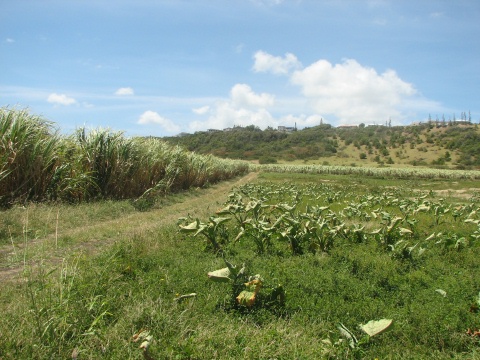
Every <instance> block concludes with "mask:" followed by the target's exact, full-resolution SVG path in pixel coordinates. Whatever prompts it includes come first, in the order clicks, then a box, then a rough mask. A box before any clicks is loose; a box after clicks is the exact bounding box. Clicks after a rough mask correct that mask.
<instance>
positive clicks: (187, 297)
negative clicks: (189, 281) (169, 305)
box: [173, 293, 197, 302]
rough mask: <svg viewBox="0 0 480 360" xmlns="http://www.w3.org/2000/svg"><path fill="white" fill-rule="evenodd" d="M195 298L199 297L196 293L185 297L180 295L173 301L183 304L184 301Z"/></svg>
mask: <svg viewBox="0 0 480 360" xmlns="http://www.w3.org/2000/svg"><path fill="white" fill-rule="evenodd" d="M195 296H197V294H196V293H191V294H185V295H180V296H178V297H176V298H175V299H173V300H174V301H178V302H182V301H184V300H186V299H189V298H193V297H195Z"/></svg>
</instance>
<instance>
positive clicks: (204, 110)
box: [192, 105, 210, 115]
mask: <svg viewBox="0 0 480 360" xmlns="http://www.w3.org/2000/svg"><path fill="white" fill-rule="evenodd" d="M209 110H210V106H208V105H205V106H202V107H199V108H195V109H192V111H193V112H194V113H195V114H198V115H203V114H206V113H207V112H208V111H209Z"/></svg>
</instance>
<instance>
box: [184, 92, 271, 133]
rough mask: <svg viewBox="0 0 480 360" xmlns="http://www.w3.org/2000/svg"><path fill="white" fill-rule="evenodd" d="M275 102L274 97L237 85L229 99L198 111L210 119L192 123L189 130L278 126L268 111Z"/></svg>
mask: <svg viewBox="0 0 480 360" xmlns="http://www.w3.org/2000/svg"><path fill="white" fill-rule="evenodd" d="M274 102H275V98H274V96H273V95H270V94H267V93H262V94H257V93H255V92H254V91H253V90H252V89H251V87H250V86H248V85H246V84H236V85H234V86H233V87H232V89H231V90H230V98H229V99H227V100H220V101H217V102H216V103H215V104H214V106H212V107H209V106H204V107H202V108H199V109H196V110H197V113H198V114H200V113H202V114H207V113H208V114H209V118H208V119H207V120H205V121H194V122H191V123H190V124H189V128H190V131H199V130H205V129H224V128H227V127H233V126H247V125H255V126H258V127H260V128H265V127H267V126H276V125H277V121H276V120H275V119H274V118H273V116H272V115H271V114H270V112H269V111H268V110H267V108H268V107H269V106H272V105H273V104H274ZM198 110H202V111H198Z"/></svg>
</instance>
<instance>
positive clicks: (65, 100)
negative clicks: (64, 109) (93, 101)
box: [47, 93, 77, 106]
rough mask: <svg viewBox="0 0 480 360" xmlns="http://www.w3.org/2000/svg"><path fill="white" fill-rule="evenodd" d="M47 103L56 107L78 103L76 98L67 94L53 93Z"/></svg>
mask: <svg viewBox="0 0 480 360" xmlns="http://www.w3.org/2000/svg"><path fill="white" fill-rule="evenodd" d="M47 101H48V102H49V103H52V104H56V105H65V106H68V105H73V104H76V103H77V100H75V99H74V98H71V97H68V96H67V95H65V94H57V93H52V94H50V95H48V98H47Z"/></svg>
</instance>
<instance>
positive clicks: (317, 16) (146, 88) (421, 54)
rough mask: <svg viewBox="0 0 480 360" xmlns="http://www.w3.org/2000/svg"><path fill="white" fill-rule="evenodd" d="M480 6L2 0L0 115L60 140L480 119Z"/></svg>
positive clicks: (443, 2) (384, 0)
mask: <svg viewBox="0 0 480 360" xmlns="http://www.w3.org/2000/svg"><path fill="white" fill-rule="evenodd" d="M478 19H480V1H478V0H455V1H452V0H414V1H411V0H337V1H334V0H117V1H107V0H61V1H60V0H41V1H40V0H0V106H8V107H10V108H21V109H23V108H29V109H30V111H31V112H32V113H34V114H38V115H42V116H43V117H45V118H46V119H48V120H51V121H53V122H54V123H55V124H56V127H57V128H59V129H60V131H62V132H63V133H66V134H69V133H72V132H73V131H74V130H75V129H76V128H78V127H81V126H87V127H89V128H97V127H102V128H111V129H112V130H115V131H117V130H118V131H124V132H125V134H127V135H128V136H137V135H153V136H170V135H176V134H178V133H180V132H194V131H199V130H206V129H209V128H216V129H223V128H226V127H233V126H235V125H243V126H245V125H251V124H253V125H256V126H259V127H260V128H262V129H263V128H265V127H267V126H272V127H277V126H278V125H285V126H293V125H295V124H297V127H299V128H303V127H305V126H315V125H318V124H319V123H320V121H321V120H322V121H323V122H324V123H330V124H332V125H334V126H338V125H341V124H358V123H366V124H385V122H386V121H388V120H390V121H391V124H392V125H401V124H410V123H412V122H416V121H426V120H427V119H428V116H429V114H431V116H432V118H433V119H435V118H436V117H437V116H438V117H439V118H441V117H442V116H443V115H444V116H445V117H446V119H449V118H453V117H454V116H455V117H456V118H457V119H460V117H461V116H462V113H463V112H465V113H467V116H468V113H469V112H470V117H471V119H472V121H474V122H480V103H479V99H480V97H479V94H480V21H478Z"/></svg>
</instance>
